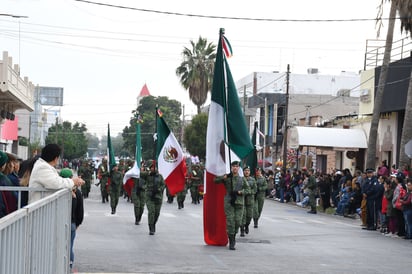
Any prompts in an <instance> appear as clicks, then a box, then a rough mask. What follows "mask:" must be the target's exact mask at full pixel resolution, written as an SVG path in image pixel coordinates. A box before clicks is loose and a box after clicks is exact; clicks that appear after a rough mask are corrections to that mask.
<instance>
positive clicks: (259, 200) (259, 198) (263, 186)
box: [253, 167, 268, 228]
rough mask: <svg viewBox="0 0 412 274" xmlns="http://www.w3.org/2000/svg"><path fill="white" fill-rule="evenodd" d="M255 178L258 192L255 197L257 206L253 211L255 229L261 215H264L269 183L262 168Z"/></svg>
mask: <svg viewBox="0 0 412 274" xmlns="http://www.w3.org/2000/svg"><path fill="white" fill-rule="evenodd" d="M255 177H256V188H257V190H256V195H255V206H254V209H253V227H254V228H257V227H258V222H259V218H260V215H261V214H262V209H263V204H264V203H265V197H266V190H267V188H268V181H267V180H266V178H265V176H263V170H262V168H260V167H258V168H257V169H256V175H255Z"/></svg>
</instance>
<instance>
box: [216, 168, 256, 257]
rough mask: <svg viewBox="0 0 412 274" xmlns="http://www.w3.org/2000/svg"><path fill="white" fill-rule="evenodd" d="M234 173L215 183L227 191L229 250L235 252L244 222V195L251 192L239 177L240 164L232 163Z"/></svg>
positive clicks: (244, 180) (220, 178) (226, 212)
mask: <svg viewBox="0 0 412 274" xmlns="http://www.w3.org/2000/svg"><path fill="white" fill-rule="evenodd" d="M231 166H232V172H231V173H230V174H225V175H223V176H218V177H216V178H215V183H223V184H224V185H225V189H226V196H225V198H224V203H225V214H226V230H227V235H228V238H229V249H230V250H235V245H236V240H235V238H236V233H237V231H238V230H239V226H240V224H241V222H242V217H243V207H244V194H246V193H249V192H250V187H249V184H248V183H247V181H246V179H245V178H244V177H240V176H239V162H238V161H234V162H232V163H231Z"/></svg>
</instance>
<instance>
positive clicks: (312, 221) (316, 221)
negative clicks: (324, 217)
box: [308, 219, 326, 225]
mask: <svg viewBox="0 0 412 274" xmlns="http://www.w3.org/2000/svg"><path fill="white" fill-rule="evenodd" d="M308 222H311V223H315V224H322V225H326V223H325V222H322V221H318V220H312V219H310V220H308Z"/></svg>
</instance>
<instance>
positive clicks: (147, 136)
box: [122, 96, 182, 159]
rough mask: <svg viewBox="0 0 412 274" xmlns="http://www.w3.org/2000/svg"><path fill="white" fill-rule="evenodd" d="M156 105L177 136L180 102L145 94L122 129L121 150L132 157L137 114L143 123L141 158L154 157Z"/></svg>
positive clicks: (134, 145)
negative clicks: (127, 123)
mask: <svg viewBox="0 0 412 274" xmlns="http://www.w3.org/2000/svg"><path fill="white" fill-rule="evenodd" d="M156 105H158V106H159V109H160V110H161V111H162V112H163V118H164V119H165V121H166V123H167V125H168V126H169V128H170V130H171V131H172V132H173V134H175V136H176V138H178V134H176V133H177V132H180V124H181V121H180V115H181V113H182V110H181V104H180V102H178V101H176V100H169V98H168V97H166V96H159V97H153V96H146V97H143V98H142V100H141V101H140V105H139V107H138V108H137V109H136V110H133V111H132V117H131V118H130V122H129V126H127V127H125V128H124V129H123V133H122V136H123V141H124V143H123V150H124V151H127V153H128V154H129V155H130V156H132V157H134V155H135V152H136V121H137V116H138V114H140V115H141V117H142V119H143V123H142V124H141V143H142V158H143V159H152V158H153V157H154V151H155V147H154V146H155V143H154V140H153V135H154V133H155V132H156V127H155V119H156Z"/></svg>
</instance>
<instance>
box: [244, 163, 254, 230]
mask: <svg viewBox="0 0 412 274" xmlns="http://www.w3.org/2000/svg"><path fill="white" fill-rule="evenodd" d="M243 174H244V176H245V179H246V181H247V183H248V185H249V189H248V190H247V193H244V197H245V207H244V211H243V217H242V223H241V225H240V237H245V233H246V234H249V225H250V222H251V220H252V218H253V209H254V207H255V195H256V192H257V185H256V180H255V178H253V177H252V176H250V166H245V167H244V168H243Z"/></svg>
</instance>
